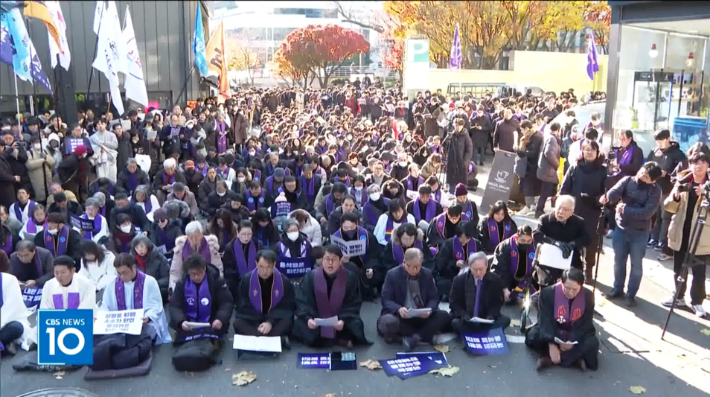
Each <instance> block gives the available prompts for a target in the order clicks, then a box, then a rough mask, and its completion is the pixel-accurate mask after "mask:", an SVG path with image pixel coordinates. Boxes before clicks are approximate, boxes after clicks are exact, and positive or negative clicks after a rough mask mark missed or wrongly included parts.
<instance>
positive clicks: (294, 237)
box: [286, 232, 300, 241]
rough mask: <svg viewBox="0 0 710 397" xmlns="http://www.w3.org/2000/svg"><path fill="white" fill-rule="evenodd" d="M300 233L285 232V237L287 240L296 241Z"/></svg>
mask: <svg viewBox="0 0 710 397" xmlns="http://www.w3.org/2000/svg"><path fill="white" fill-rule="evenodd" d="M299 235H300V233H299V232H288V233H286V237H288V239H289V240H291V241H296V240H297V239H298V236H299Z"/></svg>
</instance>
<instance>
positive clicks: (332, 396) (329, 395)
mask: <svg viewBox="0 0 710 397" xmlns="http://www.w3.org/2000/svg"><path fill="white" fill-rule="evenodd" d="M322 397H338V395H337V394H335V393H328V394H324V395H323V396H322Z"/></svg>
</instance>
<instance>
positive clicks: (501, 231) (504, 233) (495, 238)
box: [478, 200, 518, 254]
mask: <svg viewBox="0 0 710 397" xmlns="http://www.w3.org/2000/svg"><path fill="white" fill-rule="evenodd" d="M517 232H518V225H517V224H516V223H515V221H514V220H513V218H511V217H510V213H509V212H508V205H507V204H505V203H504V202H503V201H502V200H498V201H496V203H495V204H493V205H492V206H491V209H490V210H488V214H487V215H485V216H484V217H483V218H481V221H480V223H478V236H479V239H480V240H481V244H483V251H485V252H486V253H489V254H490V253H493V251H495V249H496V247H497V246H498V244H500V243H501V242H503V240H505V239H508V238H510V237H511V236H513V235H515V233H517Z"/></svg>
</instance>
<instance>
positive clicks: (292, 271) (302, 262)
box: [276, 257, 315, 278]
mask: <svg viewBox="0 0 710 397" xmlns="http://www.w3.org/2000/svg"><path fill="white" fill-rule="evenodd" d="M314 262H315V261H314V259H313V258H312V257H309V258H284V257H281V258H279V261H278V263H277V264H276V267H277V268H278V269H279V270H280V271H281V273H283V274H285V275H286V277H289V278H290V277H301V276H303V275H305V274H306V273H308V272H309V271H311V269H313V263H314Z"/></svg>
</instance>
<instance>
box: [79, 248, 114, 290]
mask: <svg viewBox="0 0 710 397" xmlns="http://www.w3.org/2000/svg"><path fill="white" fill-rule="evenodd" d="M114 259H116V257H115V256H114V255H113V253H112V252H111V251H108V250H106V249H104V248H103V247H101V246H100V245H98V244H97V243H95V242H93V241H91V240H84V241H83V242H82V243H81V269H79V274H81V275H82V276H84V277H86V278H88V279H89V280H91V282H92V283H93V284H94V286H96V299H97V300H99V299H101V295H103V290H104V288H106V286H107V285H109V284H111V281H113V279H114V278H116V268H114V267H113V261H114Z"/></svg>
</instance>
